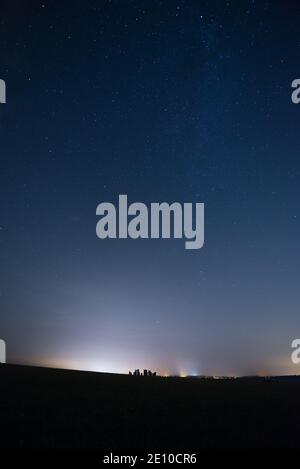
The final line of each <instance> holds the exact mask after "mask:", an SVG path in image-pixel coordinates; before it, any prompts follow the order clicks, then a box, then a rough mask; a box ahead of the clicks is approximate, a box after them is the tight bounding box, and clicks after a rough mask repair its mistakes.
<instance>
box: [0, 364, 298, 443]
mask: <svg viewBox="0 0 300 469" xmlns="http://www.w3.org/2000/svg"><path fill="white" fill-rule="evenodd" d="M0 396H1V397H0V422H1V425H0V427H1V428H0V447H2V448H97V449H106V450H114V449H149V450H150V449H155V450H159V449H161V450H166V449H173V450H174V449H185V450H187V449H201V448H241V447H242V448H243V447H245V448H247V447H255V448H259V447H268V448H276V447H281V448H295V447H298V448H300V399H299V396H300V382H299V381H296V380H295V381H293V380H291V381H288V380H287V381H285V380H282V381H280V380H274V381H266V380H260V379H241V380H224V381H222V380H221V381H215V380H198V379H176V378H138V377H129V376H121V375H109V374H101V373H87V372H76V371H65V370H54V369H42V368H30V367H17V366H7V365H5V366H0Z"/></svg>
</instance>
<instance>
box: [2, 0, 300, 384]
mask: <svg viewBox="0 0 300 469" xmlns="http://www.w3.org/2000/svg"><path fill="white" fill-rule="evenodd" d="M0 5H1V18H0V78H1V79H4V80H5V81H6V85H7V104H4V105H2V104H1V105H0V142H1V144H0V145H1V146H0V163H1V166H0V168H1V171H0V190H1V198H0V256H1V257H0V337H1V338H3V339H5V340H6V342H7V349H8V350H7V352H8V361H9V362H11V363H26V364H35V365H38V364H40V365H49V366H59V367H67V368H78V369H86V370H97V371H109V372H128V370H129V369H135V368H150V369H154V370H157V371H159V372H160V373H163V374H170V373H172V374H173V373H176V374H177V373H178V374H181V375H184V374H228V375H239V374H248V373H276V374H279V373H282V374H285V373H293V374H296V373H298V372H299V368H297V367H296V366H295V365H292V363H291V360H290V356H291V342H292V340H293V339H295V338H298V337H299V335H300V309H299V307H300V296H299V265H300V256H299V253H300V251H299V239H300V214H299V200H300V184H299V177H300V156H299V141H298V133H299V132H298V128H299V124H300V105H299V107H298V106H297V105H294V104H292V102H291V83H292V81H293V80H294V79H295V78H300V77H299V75H300V68H299V63H300V35H299V24H300V8H299V2H298V1H290V0H289V1H286V0H285V1H283V0H282V1H276V0H272V1H265V0H260V1H254V0H252V1H248V0H242V1H241V0H235V1H225V0H224V1H221V0H218V1H217V0H205V1H201V0H178V1H175V0H164V1H159V0H152V1H151V2H150V1H149V0H148V1H144V0H111V1H108V0H101V1H99V0H98V1H96V0H86V1H84V2H83V1H72V2H69V1H67V0H65V1H59V2H58V1H54V0H53V1H44V2H40V1H38V0H34V1H33V0H32V1H28V0H18V1H17V0H6V1H4V0H1V2H0ZM119 194H128V198H129V201H130V202H134V201H140V202H144V203H146V204H149V203H151V202H163V201H166V202H169V203H171V202H174V201H178V202H181V203H184V202H193V203H196V202H203V203H205V211H206V213H205V216H206V225H205V246H204V247H203V249H201V250H197V251H193V250H191V251H189V250H185V249H184V242H183V241H182V240H173V239H171V240H99V239H98V238H97V237H96V232H95V229H96V223H97V217H96V207H97V205H98V204H99V203H100V202H103V201H107V202H113V203H115V204H117V201H118V195H119Z"/></svg>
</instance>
